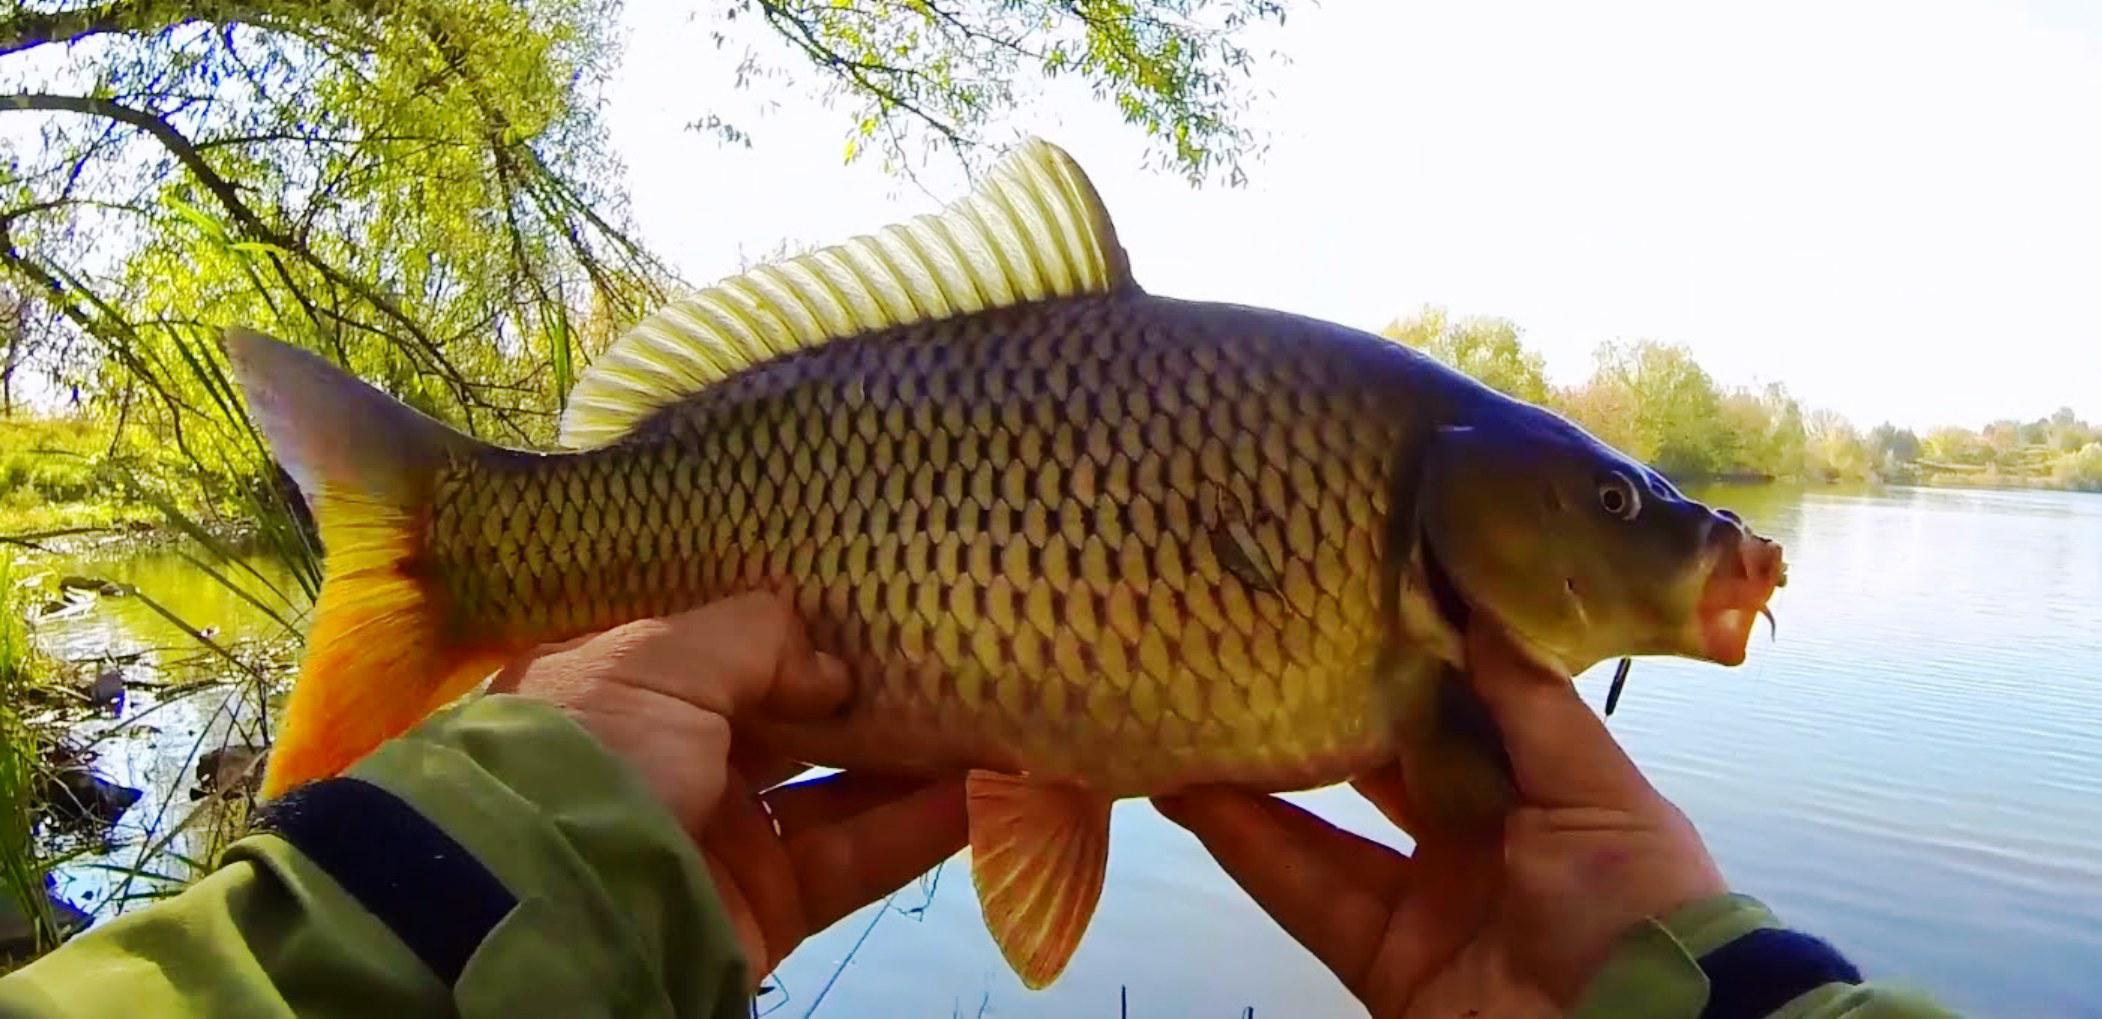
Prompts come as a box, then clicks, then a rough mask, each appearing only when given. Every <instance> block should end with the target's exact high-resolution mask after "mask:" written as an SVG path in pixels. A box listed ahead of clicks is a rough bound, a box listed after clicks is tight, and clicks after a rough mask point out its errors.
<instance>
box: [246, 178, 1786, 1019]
mask: <svg viewBox="0 0 2102 1019" xmlns="http://www.w3.org/2000/svg"><path fill="white" fill-rule="evenodd" d="M223 348H224V350H225V352H226V356H227V358H228V360H229V361H230V363H231V364H232V366H233V368H234V372H235V375H236V376H237V378H238V379H239V381H240V384H241V388H242V392H243V397H244V400H245V402H246V405H247V407H248V409H249V413H250V415H251V416H252V419H253V420H254V421H255V422H256V424H257V427H258V428H259V429H260V430H261V432H262V433H263V435H264V436H265V437H266V439H267V441H268V445H269V448H270V450H271V452H272V455H273V456H274V457H275V459H276V460H277V461H278V463H279V464H280V465H281V466H282V467H283V468H284V470H285V471H286V472H287V473H288V474H289V475H290V476H291V478H292V479H293V481H294V482H295V483H296V485H297V486H298V488H299V490H300V492H301V493H302V496H303V498H304V499H305V500H306V502H307V504H308V506H309V508H310V510H311V511H312V515H313V517H314V520H315V522H316V527H317V528H318V532H319V536H320V540H321V544H322V547H323V551H324V559H323V571H324V572H323V582H322V585H321V589H320V592H319V596H318V599H317V601H316V604H315V606H314V610H313V613H312V616H311V622H310V624H309V630H308V634H307V644H306V647H305V650H304V653H303V655H302V658H301V662H300V666H299V672H298V674H297V676H296V678H295V681H294V684H293V689H292V692H291V694H290V697H289V699H288V703H287V706H286V708H285V712H284V717H283V720H282V722H281V726H280V729H279V733H278V738H277V742H276V745H275V747H274V748H273V750H272V751H271V754H270V758H269V761H268V765H267V768H266V772H265V778H264V783H263V787H262V794H263V796H264V797H265V798H266V799H273V798H277V797H281V796H283V795H284V794H286V793H287V792H289V791H291V790H293V789H295V788H297V787H298V786H300V785H302V784H304V783H307V782H311V781H315V780H318V779H321V778H325V777H328V776H330V775H333V774H336V773H338V772H340V771H341V770H342V769H343V768H345V767H347V766H348V765H350V764H352V763H354V762H355V761H356V760H357V759H359V758H360V757H361V756H363V755H364V754H366V753H368V752H370V751H371V750H372V749H373V748H374V747H376V746H378V745H379V744H380V743H382V742H384V741H385V740H387V739H389V738H392V737H393V736H396V735H398V734H400V733H402V732H404V731H405V730H407V729H409V728H410V727H412V726H413V725H415V724H416V723H417V722H419V721H420V720H422V719H424V718H426V717H427V716H429V715H430V714H431V713H433V712H435V711H437V710H440V709H441V708H443V707H445V706H447V705H449V704H452V703H454V702H456V701H458V700H460V699H461V698H463V697H466V696H469V695H471V694H472V693H473V691H474V689H475V688H476V687H477V686H478V685H480V684H481V683H482V682H483V681H485V680H486V679H487V678H489V676H490V675H491V674H492V673H494V672H496V671H497V670H499V669H500V668H501V667H502V666H503V665H504V664H505V663H506V662H507V661H510V660H512V659H513V658H514V657H515V656H518V655H521V654H524V653H527V652H529V651H531V650H532V649H534V648H535V647H538V646H542V645H545V644H548V643H552V642H558V641H563V640H567V639H570V638H573V637H575V636H578V635H582V634H586V633H590V632H594V631H598V630H603V629H606V628H609V627H613V626H616V625H619V624H621V623H624V622H627V621H631V620H635V619H640V618H644V617H651V616H662V615H666V614H670V613H674V612H678V611H681V610H684V609H689V608H692V607H695V606H698V605H701V604H704V603H706V602H709V601H712V600H715V599H720V598H724V597H728V596H731V595H736V594H739V593H743V592H748V591H755V590H762V589H769V590H774V591H779V592H782V593H783V594H784V595H785V596H786V597H787V598H789V599H790V600H792V602H793V604H794V606H795V608H796V611H797V612H798V613H799V614H800V615H801V617H802V618H803V620H804V622H805V624H806V626H807V628H808V630H809V632H810V634H811V639H812V642H813V643H814V644H815V646H816V647H817V648H819V649H820V650H823V651H826V652H829V653H831V654H834V655H837V656H839V657H840V658H841V659H842V660H844V661H845V662H846V663H847V665H848V666H849V668H850V669H851V670H852V673H853V675H854V677H855V691H854V694H853V697H852V701H851V703H850V704H849V705H847V706H846V707H845V708H843V709H842V710H841V711H840V712H839V713H838V714H837V715H836V716H834V717H828V718H824V719H818V720H812V721H807V722H796V723H793V724H790V723H785V722H750V721H742V720H741V721H740V722H739V726H740V728H739V730H738V733H737V738H739V739H752V740H756V741H759V742H761V743H763V744H764V745H765V746H766V747H767V748H768V749H769V750H770V751H772V752H774V753H777V754H780V755H782V756H785V757H788V758H789V759H792V760H795V761H798V762H803V763H805V764H808V765H810V766H813V767H819V768H838V769H845V770H849V771H861V772H871V773H884V774H892V775H900V776H926V777H935V776H948V777H954V776H959V775H960V776H963V777H964V785H965V791H966V793H965V794H966V803H967V813H968V831H969V841H970V857H971V870H972V881H973V885H974V888H975V891H976V895H977V899H978V902H979V906H980V911H981V913H982V914H983V919H984V921H985V925H986V928H987V930H988V932H989V934H990V936H991V937H992V939H993V941H994V942H995V943H996V944H997V946H998V948H999V950H1000V952H1001V954H1002V957H1003V958H1004V959H1005V960H1006V962H1007V964H1008V965H1009V967H1010V968H1011V969H1012V970H1013V972H1014V973H1015V975H1016V976H1017V977H1018V978H1019V979H1020V980H1021V982H1022V983H1023V984H1024V985H1025V986H1027V987H1029V988H1041V987H1045V986H1048V985H1049V984H1050V983H1051V982H1053V981H1054V980H1055V979H1056V978H1057V977H1058V976H1059V974H1060V973H1061V972H1063V971H1064V970H1065V968H1066V967H1067V966H1068V964H1069V963H1070V961H1071V960H1072V958H1073V957H1074V955H1075V953H1076V952H1077V951H1078V948H1079V946H1080V944H1081V941H1082V937H1083V935H1084V933H1085V932H1086V930H1087V928H1088V926H1089V924H1090V922H1091V918H1092V916H1093V914H1094V911H1095V909H1096V906H1097V903H1098V901H1099V899H1100V896H1101V894H1102V887H1103V883H1104V876H1105V869H1106V864H1107V860H1108V854H1109V841H1110V840H1109V821H1110V812H1111V807H1112V805H1113V804H1114V803H1116V802H1117V801H1120V800H1126V799H1132V798H1139V797H1149V796H1158V795H1168V794H1173V793H1175V792H1177V791H1180V790H1185V789H1188V788H1190V787H1192V786H1195V785H1199V784H1210V783H1227V784H1232V785H1236V786H1240V787H1242V788H1246V789H1250V790H1255V791H1260V792H1285V791H1291V790H1303V789H1312V788H1319V787H1323V786H1328V785H1333V784H1337V783H1340V782H1343V781H1346V780H1348V779H1350V778H1352V777H1353V776H1358V775H1362V774H1364V773H1366V772H1368V771H1370V770H1372V769H1374V768H1377V767H1380V766H1382V765H1383V764H1385V763H1387V762H1392V761H1397V760H1398V761H1399V762H1400V765H1401V767H1402V768H1403V770H1404V772H1405V773H1406V774H1408V775H1409V781H1410V785H1411V795H1412V797H1413V798H1415V799H1416V800H1419V801H1420V802H1419V803H1416V804H1413V805H1412V807H1414V808H1418V810H1419V812H1420V813H1421V814H1422V815H1423V816H1422V817H1421V818H1420V819H1414V818H1412V820H1420V821H1421V823H1422V824H1423V825H1425V826H1426V827H1427V828H1432V829H1449V830H1452V831H1456V832H1463V831H1468V830H1475V831H1480V830H1484V829H1483V828H1482V827H1481V826H1483V825H1487V824H1493V823H1495V821H1496V819H1497V818H1498V817H1500V815H1501V813H1502V812H1503V811H1504V810H1506V809H1507V808H1508V807H1509V805H1510V804H1511V802H1512V799H1513V796H1514V795H1515V794H1514V791H1513V786H1512V781H1511V773H1510V765H1509V762H1508V760H1507V759H1506V758H1505V756H1504V754H1503V749H1502V743H1501V737H1500V735H1499V734H1498V732H1497V730H1496V727H1495V725H1494V724H1493V722H1492V721H1491V720H1490V719H1489V717H1488V715H1487V714H1486V711H1485V709H1484V707H1483V705H1481V703H1480V702H1479V700H1478V699H1477V698H1476V697H1475V695H1474V694H1473V693H1472V690H1471V688H1470V687H1469V686H1468V684H1467V682H1466V678H1465V672H1464V670H1465V667H1466V661H1465V654H1464V641H1463V639H1462V635H1463V633H1464V632H1465V631H1466V628H1467V626H1468V625H1469V621H1470V619H1472V618H1473V617H1474V616H1475V614H1477V613H1483V614H1486V615H1487V616H1489V617H1493V618H1494V619H1496V620H1497V621H1499V622H1500V623H1502V624H1503V625H1504V627H1505V629H1507V630H1508V631H1509V632H1511V633H1512V634H1513V635H1514V637H1515V639H1516V640H1517V641H1518V642H1519V643H1520V644H1521V645H1522V646H1523V648H1524V649H1525V650H1526V651H1527V652H1528V653H1530V654H1532V655H1534V656H1536V657H1538V658H1540V659H1541V660H1542V661H1543V662H1547V663H1551V664H1554V665H1557V666H1559V667H1561V668H1563V669H1565V670H1567V672H1568V673H1569V674H1570V675H1575V674H1576V673H1578V672H1579V671H1581V670H1583V669H1584V668H1586V667H1588V666H1589V665H1591V664H1593V663H1595V662H1599V661H1603V660H1607V659H1610V658H1617V657H1623V656H1630V655H1676V656H1682V657H1689V658H1693V659H1697V660H1702V661H1709V662H1716V663H1721V664H1724V665H1736V664H1739V663H1741V662H1742V661H1743V659H1744V657H1745V649H1746V643H1747V640H1748V636H1749V632H1750V625H1751V620H1752V619H1753V618H1754V617H1755V615H1756V614H1757V613H1759V612H1761V611H1762V610H1764V609H1765V608H1766V605H1767V602H1768V600H1769V599H1770V598H1771V596H1772V595H1773V593H1774V591H1775V589H1776V588H1777V587H1779V586H1780V585H1781V584H1782V583H1783V582H1784V580H1785V576H1784V574H1785V566H1784V563H1783V554H1782V550H1781V548H1780V546H1779V545H1778V544H1777V543H1776V542H1774V541H1773V540H1772V539H1770V538H1767V537H1763V536H1760V535H1759V534H1757V533H1756V532H1754V531H1753V530H1752V529H1751V528H1750V527H1748V526H1747V525H1746V524H1744V522H1743V521H1742V520H1740V519H1739V518H1738V517H1737V516H1736V515H1735V514H1733V513H1731V512H1729V511H1727V510H1721V509H1712V508H1710V507H1708V506H1707V505H1705V504H1703V503H1702V502H1700V501H1698V500H1695V499H1693V498H1690V497H1689V496H1687V495H1686V494H1684V493H1683V492H1681V491H1680V490H1679V489H1677V488H1676V487H1674V486H1673V484H1672V483H1671V482H1670V481H1669V480H1668V479H1666V478H1664V477H1663V476H1661V475H1660V474H1658V473H1656V472H1655V471H1653V470H1651V469H1649V468H1647V467H1645V466H1644V465H1642V464H1640V463H1637V462H1635V461H1634V460H1632V459H1630V458H1629V457H1628V456H1626V455H1624V454H1623V453H1621V452H1619V451H1617V450H1615V449H1613V448H1612V447H1610V446H1608V445H1606V444H1605V443H1603V442H1601V441H1599V440H1598V439H1597V438H1595V437H1593V436H1592V435H1590V434H1589V433H1587V432H1585V431H1584V430H1583V429H1582V428H1580V427H1579V426H1577V425H1576V424H1574V423H1573V422H1571V421H1569V420H1567V419H1566V418H1564V417H1562V416H1560V415H1557V414H1555V413H1553V412H1552V411H1550V410H1549V409H1547V408H1544V407H1541V406H1538V405H1535V404H1531V403H1528V402H1525V401H1522V400H1518V399H1515V398H1513V397H1509V396H1506V395H1504V394H1502V393H1500V392H1497V391H1496V390H1494V389H1491V388H1489V387H1487V386H1485V385H1483V384H1481V383H1479V382H1476V381H1475V380H1473V379H1471V378H1469V377H1467V376H1465V375H1463V374H1461V373H1459V372H1457V371H1454V370H1452V369H1451V368H1448V367H1446V366H1444V365H1442V364H1440V363H1439V362H1437V361H1435V360H1433V359H1431V358H1429V357H1427V356H1425V355H1423V354H1421V353H1419V352H1417V351H1415V350H1413V349H1410V348H1408V347H1406V346H1404V345H1401V344H1398V343H1395V342H1393V341H1390V340H1387V339H1385V338H1383V337H1380V336H1377V335H1374V334H1371V333H1368V332H1365V331H1362V330H1359V329H1355V328H1352V327H1348V326H1345V325H1342V324H1338V323H1334V322H1329V321H1326V320H1322V319H1318V318H1313V317H1309V316H1304V315H1300V314H1296V313H1291V312H1287V311H1282V310H1277V309H1270V308H1262V307H1256V306H1251V305H1244V304H1236V303H1228V302H1219V301H1203V300H1192V299H1185V298H1176V297H1172V296H1165V295H1157V294H1154V293H1151V292H1149V291H1148V290H1146V289H1145V288H1143V287H1142V286H1141V285H1140V284H1139V282H1138V281H1137V276H1136V273H1135V272H1134V270H1133V267H1132V264H1131V260H1130V257H1129V254H1128V253H1127V252H1126V251H1125V249H1124V248H1123V246H1122V243H1121V241H1120V240H1119V238H1118V235H1117V231H1116V227H1115V225H1114V223H1113V222H1112V220H1111V218H1110V216H1109V214H1108V212H1107V207H1106V204H1105V203H1104V200H1103V198H1102V196H1101V195H1100V193H1099V192H1098V191H1097V190H1096V188H1095V187H1094V185H1093V184H1092V182H1091V181H1090V179H1089V178H1088V176H1087V175H1086V173H1085V172H1084V171H1083V170H1082V168H1081V167H1080V166H1079V165H1078V163H1077V162H1076V161H1075V160H1074V159H1073V158H1072V156H1071V155H1070V154H1069V153H1067V152H1066V151H1065V150H1064V149H1062V148H1060V147H1058V146H1057V145H1055V144H1052V143H1051V142H1048V141H1045V140H1043V139H1040V138H1030V139H1028V140H1027V141H1026V142H1025V143H1023V144H1021V145H1020V146H1018V147H1017V148H1015V149H1014V150H1012V151H1010V152H1009V153H1007V154H1006V155H1004V156H1003V157H1002V158H1001V159H1000V160H999V161H998V162H997V163H996V164H995V165H993V166H992V168H991V169H990V170H989V171H988V172H986V173H985V174H984V175H983V177H982V178H981V180H980V181H979V182H978V183H977V184H976V185H975V186H973V187H972V188H970V189H969V190H968V191H967V192H966V193H965V194H964V195H962V196H961V197H960V198H957V199H956V200H954V201H952V202H950V203H949V204H947V205H946V206H944V207H943V208H941V209H939V210H937V211H933V212H927V213H922V214H920V215H917V216H913V217H911V218H909V219H901V220H900V221H898V222H895V223H892V224H890V225H888V226H884V227H882V228H881V229H879V230H876V231H873V232H870V233H864V234H859V235H856V236H853V237H852V238H850V239H849V240H846V241H843V242H840V243H838V244H834V245H831V246H828V247H823V248H819V249H817V250H813V251H809V252H807V253H803V254H799V255H795V256H793V257H784V258H782V259H779V260H776V261H774V262H770V263H768V264H766V265H762V266H759V267H757V268H754V269H751V270H750V271H747V272H743V273H741V274H738V275H735V276H731V277H728V278H725V279H723V280H721V281H718V282H716V283H714V284H711V285H709V286H707V287H704V288H701V289H699V290H696V291H693V292H690V293H687V294H685V295H684V296H680V297H677V298H675V299H672V300H669V301H668V302H667V303H666V304H664V305H663V306H661V307H659V308H657V309H654V310H653V311H652V312H651V313H650V314H649V315H648V316H646V317H645V318H643V319H642V320H641V321H640V322H638V323H637V324H636V325H635V326H634V327H633V328H632V329H631V330H629V331H628V332H626V333H624V334H623V335H622V336H620V337H619V338H618V339H617V340H615V341H614V342H613V343H611V344H610V345H609V346H608V347H607V348H606V349H605V350H604V351H602V352H601V353H599V354H598V355H597V356H596V357H595V358H593V359H592V362H591V364H590V365H589V367H588V369H587V370H586V371H585V373H584V374H582V375H581V376H580V377H579V379H578V381H577V382H576V384H575V386H574V388H573V389H572V391H571V392H570V393H569V394H568V396H567V399H566V401H565V404H564V407H563V410H562V413H561V416H560V418H559V425H558V428H557V430H556V436H555V439H554V441H553V443H552V444H551V448H546V449H529V448H518V447H513V446H502V445H498V444H494V443H491V442H488V441H485V440H482V439H478V438H474V437H470V436H468V435H466V434H464V433H462V432H461V431H459V430H457V429H455V428H453V427H451V426H449V425H447V424H445V423H443V422H441V421H439V420H436V419H435V418H432V417H430V416H427V415H425V414H423V413H421V412H419V411H417V410H414V409H412V408H410V407H409V406H407V405H406V404H404V403H402V402H401V401H398V400H396V399H395V398H393V397H391V396H389V395H387V394H386V393H384V392H382V391H381V390H379V389H377V388H375V387H373V386H371V385H369V384H367V383H365V382H363V381H361V380H359V379H357V378H356V377H355V376H353V375H351V374H350V373H348V372H346V371H345V370H344V369H342V368H340V367H338V366H337V365H336V364H334V363H333V362H331V361H329V360H327V359H325V358H323V357H321V356H319V355H317V354H315V353H312V352H309V351H308V350H306V349H304V348H303V347H301V346H299V345H297V344H294V343H290V342H286V341H284V340H280V339H277V338H274V337H271V336H268V335H266V334H263V333H260V332H256V331H253V330H250V329H246V328H243V327H233V328H230V329H228V330H226V332H225V334H224V339H223Z"/></svg>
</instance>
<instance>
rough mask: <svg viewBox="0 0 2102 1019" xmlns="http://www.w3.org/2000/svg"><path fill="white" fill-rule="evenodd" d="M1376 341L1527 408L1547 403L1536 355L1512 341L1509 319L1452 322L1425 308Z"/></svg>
mask: <svg viewBox="0 0 2102 1019" xmlns="http://www.w3.org/2000/svg"><path fill="white" fill-rule="evenodd" d="M1380 335H1382V336H1385V337H1387V338H1388V339H1390V340H1394V341H1396V342H1398V343H1404V344H1407V345H1408V346H1411V347H1414V348H1416V349H1418V350H1421V351H1423V352H1424V353H1426V354H1429V355H1430V356H1432V357H1434V358H1437V359H1438V360H1439V361H1442V362H1444V363H1445V364H1447V365H1450V366H1452V367H1453V368H1456V369H1458V370H1460V371H1461V372H1464V373H1466V374H1467V375H1470V376H1472V377H1474V378H1475V379H1478V380H1480V381H1481V382H1482V383H1483V384H1484V385H1487V386H1489V387H1490V388H1493V389H1496V390H1498V391H1500V392H1503V393H1506V394H1509V395H1511V396H1515V397H1517V398H1518V399H1521V400H1526V401H1529V402H1531V403H1537V404H1543V405H1544V404H1546V403H1547V402H1548V391H1547V363H1546V361H1544V360H1543V359H1542V358H1541V357H1540V355H1539V353H1537V352H1535V351H1530V350H1527V349H1525V345H1524V344H1523V343H1520V342H1519V339H1518V326H1517V324H1516V323H1513V322H1512V321H1511V320H1509V319H1502V318H1469V319H1464V320H1461V321H1458V322H1455V321H1452V320H1451V319H1450V318H1448V317H1447V316H1446V313H1445V309H1443V308H1432V307H1425V308H1424V309H1423V310H1422V311H1421V312H1418V313H1417V314H1416V315H1414V316H1413V317H1410V318H1407V319H1395V320H1394V321H1392V322H1390V323H1388V324H1387V326H1386V328H1384V329H1381V330H1380Z"/></svg>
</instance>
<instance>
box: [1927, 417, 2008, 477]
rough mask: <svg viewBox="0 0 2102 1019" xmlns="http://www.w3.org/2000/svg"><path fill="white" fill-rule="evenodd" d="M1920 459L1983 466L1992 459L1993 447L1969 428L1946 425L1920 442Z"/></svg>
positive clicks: (1928, 434)
mask: <svg viewBox="0 0 2102 1019" xmlns="http://www.w3.org/2000/svg"><path fill="white" fill-rule="evenodd" d="M1920 459H1922V460H1927V461H1932V462H1934V463H1942V464H1959V465H1964V466H1973V467H1976V466H1983V465H1984V464H1986V463H1989V462H1991V460H1992V447H1991V446H1988V445H1986V444H1985V440H1983V439H1981V438H1979V437H1978V433H1976V432H1973V431H1971V430H1970V429H1968V428H1958V427H1956V426H1954V425H1944V426H1942V427H1940V428H1936V429H1934V430H1932V431H1930V432H1928V433H1927V437H1926V438H1925V439H1924V440H1922V441H1921V442H1920Z"/></svg>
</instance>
